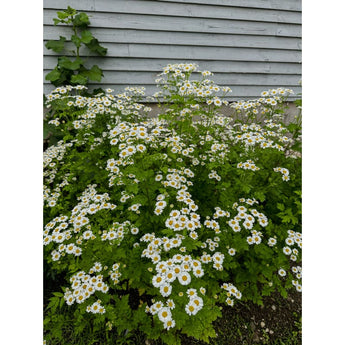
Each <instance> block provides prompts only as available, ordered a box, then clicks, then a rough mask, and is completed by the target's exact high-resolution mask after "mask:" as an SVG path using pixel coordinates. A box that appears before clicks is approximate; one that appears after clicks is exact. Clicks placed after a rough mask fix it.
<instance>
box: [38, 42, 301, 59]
mask: <svg viewBox="0 0 345 345" xmlns="http://www.w3.org/2000/svg"><path fill="white" fill-rule="evenodd" d="M66 46H67V47H68V44H66ZM104 47H106V48H107V49H108V51H107V56H108V57H136V58H138V57H140V58H171V59H182V60H184V61H186V60H197V59H198V58H200V57H201V56H202V58H203V60H224V61H227V60H229V59H231V60H233V61H271V62H299V61H301V52H300V51H293V50H273V49H261V48H258V49H252V48H223V47H198V46H194V47H191V46H174V45H159V44H157V45H147V44H117V43H108V44H104ZM72 48H73V46H72V45H71V46H70V47H69V49H72ZM89 54H90V56H95V55H96V54H94V53H90V52H89V51H88V50H87V49H86V48H83V47H82V48H81V49H80V55H81V56H88V55H89ZM44 55H52V56H56V55H57V54H56V53H55V52H53V51H51V50H49V49H47V48H46V47H44Z"/></svg>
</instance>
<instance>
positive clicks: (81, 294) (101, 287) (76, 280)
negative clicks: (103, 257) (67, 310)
mask: <svg viewBox="0 0 345 345" xmlns="http://www.w3.org/2000/svg"><path fill="white" fill-rule="evenodd" d="M98 265H99V264H98ZM95 266H97V263H96V264H95ZM70 282H71V288H72V290H70V289H69V288H67V289H66V292H65V294H64V299H65V301H66V303H67V304H68V305H72V304H73V303H74V302H76V303H78V304H81V303H83V302H84V301H85V300H86V299H88V298H89V297H91V296H92V295H93V294H95V293H96V291H100V292H102V293H107V292H108V290H109V286H108V285H107V284H106V283H105V282H104V281H103V275H102V274H99V275H96V276H94V275H91V274H86V273H85V272H84V271H80V272H78V273H76V274H75V275H73V276H72V277H71V278H70ZM88 308H89V307H87V311H91V312H93V313H96V312H97V313H104V312H105V309H104V308H103V307H102V309H100V308H99V309H94V310H88Z"/></svg>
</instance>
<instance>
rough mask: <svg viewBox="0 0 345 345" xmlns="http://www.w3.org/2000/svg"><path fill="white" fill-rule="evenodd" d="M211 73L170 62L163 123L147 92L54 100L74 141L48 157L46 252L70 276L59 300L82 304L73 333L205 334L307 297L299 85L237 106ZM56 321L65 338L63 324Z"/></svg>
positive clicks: (176, 337)
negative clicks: (294, 294) (231, 310)
mask: <svg viewBox="0 0 345 345" xmlns="http://www.w3.org/2000/svg"><path fill="white" fill-rule="evenodd" d="M211 75H212V73H211V72H209V71H199V70H198V66H197V65H195V64H173V65H168V66H167V67H166V68H164V70H163V73H162V74H161V75H160V76H159V79H158V80H157V83H158V86H159V87H160V88H161V91H159V92H157V93H156V94H155V95H154V96H155V97H156V100H157V101H158V102H159V103H160V105H161V107H162V111H161V113H160V115H159V116H158V117H156V118H149V117H148V116H147V115H148V113H149V111H150V109H149V108H148V107H146V106H145V105H144V104H141V103H140V102H139V101H138V100H139V98H141V97H143V93H144V90H143V89H141V88H127V89H126V90H125V92H124V93H122V94H118V95H113V94H112V90H106V92H105V93H102V94H99V95H96V96H94V97H83V96H80V95H74V94H73V92H74V91H75V89H77V88H78V86H75V87H72V86H69V87H66V88H59V89H56V90H55V91H53V92H52V93H51V94H50V95H47V104H46V105H47V106H49V105H50V104H52V102H56V101H59V102H63V103H64V104H65V105H66V111H67V112H68V109H70V113H69V115H70V114H73V116H66V118H65V119H64V122H63V121H62V119H60V118H54V119H53V120H52V124H53V125H54V126H57V127H59V128H60V129H61V130H62V131H64V133H65V137H64V139H63V140H62V141H60V142H58V143H57V145H54V146H51V147H49V148H48V149H47V150H46V151H45V153H44V168H45V170H44V180H45V182H44V207H45V210H44V212H45V220H46V221H45V228H44V239H43V242H44V246H45V251H44V252H45V260H46V265H47V266H49V268H50V269H51V270H54V271H55V272H57V273H59V274H62V275H63V276H64V277H65V281H64V283H63V284H62V286H61V289H60V290H59V291H58V292H57V293H56V294H55V295H54V297H53V298H52V301H51V303H50V305H49V308H50V309H52V310H53V313H55V314H56V313H58V305H59V306H60V307H59V308H60V314H61V315H64V313H65V314H66V313H68V312H69V311H68V310H73V311H74V314H73V315H74V316H73V318H72V320H71V322H72V324H73V325H74V329H75V332H76V334H79V333H80V334H81V333H82V332H85V330H86V329H87V328H88V327H91V326H90V325H92V330H93V331H92V332H95V330H97V329H98V330H102V332H103V335H104V334H105V335H104V336H106V338H107V339H109V337H114V338H113V339H119V337H120V338H121V337H123V336H124V335H125V334H127V335H128V334H131V332H134V331H137V330H140V331H141V332H143V333H144V334H146V337H147V338H148V339H158V338H160V339H161V340H162V341H163V342H165V343H167V344H180V343H181V342H180V334H181V333H184V334H186V335H188V336H191V337H194V338H196V339H199V340H204V341H208V340H209V337H216V333H215V331H214V329H213V326H212V322H213V321H215V320H216V319H217V318H218V317H221V315H222V313H221V310H222V306H224V305H225V306H227V305H228V306H232V305H234V303H236V302H237V301H242V303H245V301H249V300H250V301H253V302H255V303H258V304H262V297H263V296H265V295H270V294H271V293H273V292H274V291H276V290H278V291H279V292H280V293H281V294H282V295H283V296H287V291H288V290H289V289H296V290H297V291H301V248H302V235H301V202H300V196H301V155H300V140H301V139H300V127H299V126H298V125H296V124H295V126H294V127H291V128H293V131H292V130H290V129H289V127H286V126H285V125H284V122H283V121H282V119H281V117H282V115H283V112H282V109H284V108H283V107H284V102H285V101H286V97H287V96H288V95H289V94H291V93H292V90H286V89H277V90H268V91H265V92H263V93H262V98H260V99H259V100H254V101H250V102H248V101H246V102H236V103H233V104H229V103H228V102H227V101H226V100H225V99H224V96H225V95H226V94H227V93H229V92H231V89H230V88H228V87H226V88H225V87H220V86H218V85H216V84H215V83H214V82H213V81H212V80H210V79H208V78H209V77H210V76H211ZM193 78H195V79H193ZM221 105H225V106H230V107H231V108H232V109H233V117H227V116H224V115H222V114H221V113H220V109H221V108H220V106H221ZM245 105H247V107H245ZM249 105H250V106H249ZM256 115H257V118H256V117H255V116H256ZM296 123H297V122H296ZM292 132H293V133H292ZM64 304H66V305H67V306H68V308H69V309H67V308H66V307H65V306H64ZM58 321H59V322H58ZM45 322H46V331H45V332H46V339H47V341H48V342H49V341H50V342H51V343H52V344H53V343H54V341H56V339H58V340H57V341H59V342H60V343H61V341H62V339H63V338H62V334H61V332H60V333H59V331H58V330H57V328H58V327H59V328H61V327H62V326H61V324H62V323H63V321H62V320H61V319H58V318H57V317H55V318H54V317H53V315H52V312H51V313H48V314H47V318H46V321H45ZM54 322H55V323H54ZM94 334H95V333H94ZM116 337H118V338H116Z"/></svg>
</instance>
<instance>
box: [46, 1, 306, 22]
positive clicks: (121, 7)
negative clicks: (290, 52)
mask: <svg viewBox="0 0 345 345" xmlns="http://www.w3.org/2000/svg"><path fill="white" fill-rule="evenodd" d="M78 4H80V1H76V0H74V1H68V0H63V1H61V0H60V1H59V2H58V3H57V4H55V5H54V4H53V5H52V6H49V7H50V8H52V9H56V8H57V9H58V8H61V6H64V7H67V6H68V5H70V6H72V7H73V6H76V8H77V6H78ZM57 5H58V6H57ZM79 6H80V5H79ZM91 9H92V7H91ZM93 11H99V12H112V13H129V14H150V15H159V16H177V17H192V18H194V17H195V18H219V19H237V20H245V21H250V20H253V21H263V22H278V21H279V22H281V23H290V24H291V23H294V24H301V17H300V16H299V15H298V12H287V11H279V10H276V11H271V10H266V9H257V8H248V7H247V8H243V7H219V6H218V7H215V6H211V5H204V6H199V5H195V4H193V5H191V4H185V6H183V7H181V6H179V7H177V6H176V4H175V3H169V2H161V1H145V0H130V1H128V0H117V1H107V0H98V1H97V2H95V3H94V6H93Z"/></svg>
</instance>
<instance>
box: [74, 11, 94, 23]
mask: <svg viewBox="0 0 345 345" xmlns="http://www.w3.org/2000/svg"><path fill="white" fill-rule="evenodd" d="M73 24H74V25H75V26H87V25H89V24H90V21H89V16H88V15H87V14H86V13H84V12H82V13H79V14H77V15H76V16H75V18H74V20H73Z"/></svg>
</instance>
